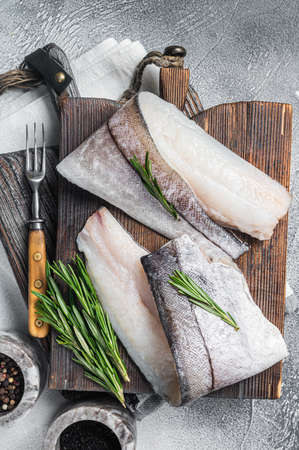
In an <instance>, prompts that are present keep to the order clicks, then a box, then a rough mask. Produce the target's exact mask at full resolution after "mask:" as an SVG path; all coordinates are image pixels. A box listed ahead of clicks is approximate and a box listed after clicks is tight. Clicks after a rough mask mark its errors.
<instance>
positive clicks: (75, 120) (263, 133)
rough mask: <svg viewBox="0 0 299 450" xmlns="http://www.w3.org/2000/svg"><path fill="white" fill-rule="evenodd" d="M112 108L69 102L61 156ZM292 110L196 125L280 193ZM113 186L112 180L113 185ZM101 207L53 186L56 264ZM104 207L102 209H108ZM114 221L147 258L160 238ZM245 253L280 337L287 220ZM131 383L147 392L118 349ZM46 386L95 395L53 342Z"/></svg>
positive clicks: (261, 389)
mask: <svg viewBox="0 0 299 450" xmlns="http://www.w3.org/2000/svg"><path fill="white" fill-rule="evenodd" d="M116 106H117V105H115V104H112V103H111V102H109V101H103V100H96V99H90V100H86V99H84V100H80V99H68V100H66V101H65V104H64V107H63V111H62V122H61V126H62V140H61V150H60V151H61V157H63V156H65V155H66V154H68V153H69V152H70V151H72V150H73V149H74V148H75V147H76V146H77V145H79V144H80V143H81V142H82V141H83V140H84V139H85V138H86V137H87V136H88V135H89V134H91V133H92V132H93V131H94V130H95V129H96V128H98V127H99V126H100V124H101V123H102V121H103V120H104V118H105V116H106V118H107V116H108V115H109V114H110V113H111V112H112V110H113V107H116ZM291 116H292V111H291V106H290V105H285V104H274V103H263V102H252V103H250V102H242V103H233V104H226V105H219V106H216V107H214V108H211V109H209V110H207V111H205V112H203V113H201V114H200V115H198V116H197V117H196V118H195V120H196V121H197V123H198V124H199V125H200V126H202V127H203V128H204V129H205V130H206V131H208V132H209V133H210V134H212V135H213V136H214V137H215V138H217V139H218V140H220V141H221V142H223V143H224V144H225V145H227V146H228V147H229V148H231V149H232V150H233V151H235V152H236V153H238V154H240V155H241V156H243V157H244V158H246V159H248V160H249V161H250V162H252V163H253V164H255V165H256V166H258V167H259V168H261V169H262V170H264V171H265V172H266V173H269V175H271V176H272V177H273V178H275V179H277V180H278V181H280V182H281V183H282V184H284V185H285V186H286V187H288V184H289V171H290V170H289V169H290V151H291ZM116 182H117V180H116ZM103 204H104V202H103V201H101V200H100V199H97V198H95V197H93V196H92V195H90V194H88V193H87V192H83V191H82V190H80V189H78V188H76V187H75V186H72V185H70V184H69V183H68V182H66V181H65V180H62V179H60V180H59V205H58V236H57V257H59V258H61V259H62V260H64V261H69V260H70V259H71V257H72V256H73V254H74V253H75V252H76V247H75V239H76V236H77V233H78V232H79V230H80V229H81V228H82V226H83V225H84V223H85V221H86V219H87V217H88V216H89V215H90V214H91V213H92V212H93V211H95V210H96V209H97V208H99V207H100V206H101V205H103ZM106 206H107V205H106ZM108 207H109V209H110V210H111V212H112V213H113V214H114V215H115V217H116V218H117V219H118V220H119V221H120V222H121V223H122V225H123V226H124V227H125V228H126V229H127V230H128V231H129V232H130V233H131V234H132V235H133V237H134V238H135V239H136V241H137V242H139V243H140V244H141V245H143V246H144V247H146V248H147V249H148V250H150V251H153V250H156V249H158V248H159V247H160V246H161V245H163V244H164V243H165V242H166V239H165V238H163V237H162V236H159V235H158V234H157V233H154V232H152V231H151V230H149V229H147V228H146V227H144V226H143V225H141V224H139V223H137V222H136V221H134V220H133V219H131V218H129V217H128V216H127V215H125V214H124V213H122V212H121V211H119V210H117V209H116V208H114V207H112V206H108ZM250 242H251V243H252V248H251V250H250V252H249V253H248V254H247V255H245V256H243V257H242V258H241V259H240V261H239V264H240V267H241V268H242V270H243V272H244V274H245V276H246V278H247V280H248V281H249V286H250V289H251V292H252V294H253V297H254V298H255V300H256V301H257V303H258V305H259V306H260V307H261V309H262V311H263V312H264V314H265V315H266V316H267V317H268V318H269V319H270V320H271V321H272V322H273V323H275V324H276V325H278V326H279V328H280V329H281V330H282V331H283V315H284V289H285V261H286V243H287V218H284V219H283V220H282V221H281V222H280V224H279V225H278V227H277V229H276V230H275V233H274V236H273V238H272V240H271V241H269V242H266V243H260V242H257V241H254V242H253V240H251V241H250ZM122 354H123V355H124V358H125V360H126V363H127V365H128V369H129V374H130V378H131V383H130V385H129V386H125V390H126V391H127V392H149V391H150V386H149V385H148V383H147V382H146V381H145V379H144V377H143V376H142V375H141V373H140V371H139V370H138V368H137V367H136V366H135V365H134V363H132V361H131V360H130V358H128V356H127V354H126V352H125V351H124V350H123V349H122ZM280 385H281V364H278V365H276V366H274V367H273V368H271V369H269V370H267V371H265V372H264V373H263V374H261V375H258V376H257V377H253V378H251V379H249V380H246V381H244V382H242V383H238V384H237V385H234V386H232V387H229V388H226V389H224V390H222V391H219V392H217V393H215V394H213V395H214V396H215V395H216V396H217V397H232V398H277V397H278V396H279V392H280ZM49 386H50V388H52V389H69V390H100V389H99V388H98V387H97V386H96V385H95V384H94V383H92V382H90V381H88V380H87V379H86V378H84V377H83V376H82V370H81V368H80V367H78V366H77V365H75V364H74V363H73V362H72V361H71V355H70V353H69V352H68V351H67V350H65V349H64V348H62V347H59V346H58V345H57V344H56V343H55V336H54V335H53V336H52V357H51V373H50V378H49Z"/></svg>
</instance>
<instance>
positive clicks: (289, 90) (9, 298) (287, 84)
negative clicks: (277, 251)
mask: <svg viewBox="0 0 299 450" xmlns="http://www.w3.org/2000/svg"><path fill="white" fill-rule="evenodd" d="M298 21H299V3H298V1H297V0H285V1H281V0H264V1H260V0H252V1H250V2H248V1H247V0H222V1H220V0H209V1H207V0H190V1H188V2H187V1H186V2H181V1H177V0H174V1H173V2H171V3H170V2H169V0H168V1H166V0H161V1H159V2H155V1H153V0H152V1H146V0H131V1H127V0H110V1H108V0H102V1H101V2H95V1H91V0H77V1H76V2H72V1H71V0H65V1H63V0H51V1H45V0H26V1H25V0H18V1H17V0H1V2H0V37H1V40H0V42H1V53H0V69H1V72H3V71H4V70H6V69H10V68H12V67H13V66H14V65H16V64H18V63H19V62H20V61H21V59H22V55H24V54H26V53H28V52H30V51H31V50H34V49H35V48H36V47H38V46H42V45H45V44H46V43H48V42H56V43H57V44H58V45H60V46H61V47H62V48H63V49H64V50H65V51H66V52H67V53H68V55H69V56H71V57H75V56H77V55H79V54H81V53H82V52H83V51H85V50H88V49H90V48H92V47H93V46H94V45H95V44H97V43H99V42H101V41H102V40H103V39H106V38H107V37H110V36H113V37H115V38H116V39H118V40H119V39H124V38H126V37H130V38H132V39H139V40H140V41H141V42H142V43H143V45H144V46H145V47H146V48H148V49H161V50H163V49H164V48H165V47H166V46H167V45H171V44H181V45H183V46H184V47H185V48H186V49H187V51H188V54H187V57H186V64H187V65H189V67H190V69H191V81H192V83H193V85H194V87H195V88H196V89H197V90H198V92H199V94H200V97H201V100H202V102H203V104H204V106H205V107H209V106H212V105H216V104H219V103H224V102H230V101H238V100H266V101H281V102H289V103H292V104H293V108H294V140H293V160H292V183H291V190H292V194H293V203H292V208H291V211H290V226H289V250H288V281H289V284H290V286H291V287H292V289H293V291H294V295H295V296H296V297H297V298H298V296H299V272H298V256H299V255H298V254H299V231H298V230H299V150H298V138H299V131H298V128H299V127H298V125H299V119H298V111H299V79H298V73H299V28H298ZM12 132H13V130H12ZM0 151H1V152H4V151H5V143H3V142H1V148H0ZM0 258H1V259H0V261H1V275H0V302H1V305H0V329H5V328H6V329H8V328H10V327H13V328H18V329H21V328H25V308H24V306H23V302H22V299H21V297H20V294H19V292H18V288H17V286H16V283H15V281H14V279H13V276H12V273H11V271H10V268H9V267H8V263H7V259H6V257H5V255H4V251H3V249H2V247H1V248H0ZM293 309H294V308H292V310H293ZM298 329H299V313H298V309H297V310H295V311H293V312H291V313H290V314H288V315H287V316H286V327H285V338H286V342H287V345H288V348H289V352H290V356H289V357H288V359H287V361H286V362H285V365H284V374H283V376H284V378H283V379H284V381H283V392H282V397H281V399H280V400H277V401H257V400H255V401H249V400H246V401H240V400H229V401H228V400H216V399H201V400H199V401H198V402H196V403H195V404H194V405H193V406H192V407H190V408H181V409H173V408H170V407H168V406H166V405H164V406H163V407H161V408H160V409H158V411H156V412H155V413H153V414H152V415H151V416H149V417H147V418H146V419H144V420H143V421H142V422H140V423H139V424H138V447H137V448H138V450H170V449H171V450H197V449H203V450H226V449H230V450H235V449H243V450H244V449H253V450H260V449H261V450H272V449H297V448H298V441H299V431H298V365H299V352H298V342H299V336H298ZM63 402H64V401H63V400H62V398H61V396H60V394H58V393H56V392H45V393H44V395H43V396H42V398H41V399H40V401H39V402H38V403H37V405H36V406H35V407H34V408H33V410H32V412H31V413H30V415H28V416H27V418H24V419H20V421H18V422H17V423H16V424H15V426H13V427H11V428H8V429H4V430H3V431H2V430H1V435H0V444H1V447H2V448H4V449H5V450H13V449H14V450H31V449H35V450H39V449H40V448H41V445H42V444H41V443H42V440H43V436H44V435H45V432H46V429H47V426H48V424H49V423H50V421H51V416H52V415H53V414H54V413H55V412H57V410H58V408H59V405H61V404H62V403H63Z"/></svg>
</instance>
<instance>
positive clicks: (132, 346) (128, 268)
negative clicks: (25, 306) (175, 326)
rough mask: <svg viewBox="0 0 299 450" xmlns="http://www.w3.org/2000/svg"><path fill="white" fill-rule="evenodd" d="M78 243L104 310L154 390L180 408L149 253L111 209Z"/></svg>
mask: <svg viewBox="0 0 299 450" xmlns="http://www.w3.org/2000/svg"><path fill="white" fill-rule="evenodd" d="M77 244H78V248H79V250H80V251H82V252H83V253H84V255H85V258H86V261H87V270H88V272H89V274H90V277H91V279H92V281H93V284H94V287H95V289H96V291H97V294H98V296H99V298H100V300H101V302H102V305H103V308H104V309H105V311H106V312H107V313H108V315H109V318H110V320H111V323H112V326H113V328H114V330H115V331H116V333H117V335H118V337H119V338H120V340H121V341H122V343H123V345H124V346H125V347H126V349H127V351H128V353H129V355H130V356H131V358H132V359H133V361H134V362H135V363H136V365H137V366H138V367H139V369H140V370H141V371H142V373H143V374H144V376H145V377H146V379H147V380H148V381H149V382H150V383H151V384H152V386H153V388H154V390H155V391H156V392H157V393H158V394H160V395H161V396H162V397H163V398H165V399H167V400H168V401H169V402H170V403H172V404H173V405H178V404H179V403H180V391H179V387H178V377H177V372H176V368H175V364H174V359H173V356H172V354H171V351H170V348H169V345H168V342H167V339H166V336H165V333H164V330H163V328H162V325H161V322H160V318H159V315H158V311H157V307H156V304H155V301H154V299H153V296H152V293H151V290H150V287H149V284H148V281H147V278H146V275H145V273H144V270H143V268H142V265H141V262H140V258H141V257H142V256H144V255H146V254H147V253H148V252H147V251H146V250H144V249H143V248H141V247H140V246H139V245H138V244H137V243H136V242H135V241H134V240H133V239H132V237H131V236H130V235H129V234H128V233H127V232H126V231H125V230H124V229H123V228H122V227H121V226H120V224H119V223H118V222H117V220H116V219H114V217H113V216H112V214H111V213H110V212H109V211H108V210H107V209H106V208H101V209H99V210H98V211H97V212H95V213H94V214H93V215H92V216H91V217H90V218H89V219H88V220H87V222H86V224H85V226H84V228H83V230H82V231H81V232H80V233H79V234H78V238H77Z"/></svg>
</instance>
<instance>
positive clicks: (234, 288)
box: [141, 235, 287, 404]
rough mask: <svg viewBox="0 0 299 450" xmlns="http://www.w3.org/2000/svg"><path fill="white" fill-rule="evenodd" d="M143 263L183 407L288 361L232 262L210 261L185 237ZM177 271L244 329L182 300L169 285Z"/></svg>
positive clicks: (274, 331)
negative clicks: (174, 370) (285, 359)
mask: <svg viewBox="0 0 299 450" xmlns="http://www.w3.org/2000/svg"><path fill="white" fill-rule="evenodd" d="M141 260H142V264H143V267H144V269H145V272H146V274H147V276H148V280H149V282H150V285H151V288H152V291H153V294H154V297H155V300H156V304H157V307H158V310H159V313H160V318H161V321H162V324H163V326H164V329H165V332H166V335H167V338H168V342H169V345H170V347H171V349H172V352H173V355H174V358H175V361H176V365H177V371H178V375H179V380H180V389H181V398H182V404H186V403H189V402H192V401H193V400H195V399H197V398H198V397H201V396H203V395H206V394H207V393H209V392H211V391H213V390H217V389H221V388H223V387H225V386H228V385H231V384H234V383H237V382H239V381H241V380H243V379H245V378H248V377H251V376H253V375H256V374H257V373H259V372H262V371H263V370H266V369H267V368H269V367H271V366H272V365H273V364H275V363H277V362H278V361H280V360H281V359H283V358H284V357H286V356H287V348H286V344H285V342H284V339H283V337H282V335H281V333H280V331H279V330H278V328H276V327H275V326H274V325H273V324H272V323H271V322H269V321H268V320H267V319H266V318H265V317H264V315H263V314H262V312H261V310H260V309H259V308H258V306H257V305H256V304H255V303H254V301H253V299H252V297H251V295H250V292H249V290H248V286H247V283H246V280H245V278H244V276H243V274H242V273H241V272H240V270H239V269H238V268H237V266H236V265H235V264H234V263H233V262H230V263H229V262H227V261H218V262H217V261H216V260H214V261H213V262H211V261H208V260H207V259H206V257H205V255H204V254H203V253H202V252H201V250H200V248H199V247H197V246H195V245H194V244H193V243H192V241H191V240H190V238H189V237H188V236H187V235H184V236H181V237H180V238H177V239H174V240H173V241H170V242H169V243H167V244H166V245H164V246H163V247H162V248H161V249H160V250H158V251H157V252H154V253H151V254H149V255H146V256H144V257H142V259H141ZM175 270H180V271H182V272H184V273H186V274H187V275H189V277H191V278H192V279H193V280H194V281H195V282H196V283H197V284H198V285H199V286H200V287H201V288H202V289H204V290H205V291H206V292H207V293H208V294H209V295H210V297H211V298H212V299H213V300H214V301H215V302H216V303H217V304H218V305H219V306H220V307H221V308H222V309H223V310H224V311H228V312H229V313H230V314H231V315H232V316H233V318H234V319H235V321H236V322H237V324H238V326H239V327H240V329H239V330H238V331H235V329H234V328H233V327H231V326H229V325H227V324H226V323H225V322H223V321H222V320H221V319H220V318H219V317H216V316H214V315H212V314H211V313H209V312H207V311H205V310H204V309H202V308H200V307H198V306H195V305H193V304H192V303H190V302H189V301H188V299H187V298H186V297H185V296H183V295H180V294H178V293H177V290H176V288H174V287H173V286H171V285H170V284H169V283H168V280H169V276H170V275H172V274H173V272H174V271H175Z"/></svg>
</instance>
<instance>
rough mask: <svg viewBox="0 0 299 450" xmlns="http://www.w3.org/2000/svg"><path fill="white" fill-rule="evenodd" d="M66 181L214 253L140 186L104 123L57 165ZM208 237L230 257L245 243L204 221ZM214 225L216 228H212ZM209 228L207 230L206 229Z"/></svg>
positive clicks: (243, 248)
mask: <svg viewBox="0 0 299 450" xmlns="http://www.w3.org/2000/svg"><path fill="white" fill-rule="evenodd" d="M57 170H58V172H59V173H60V174H61V175H62V176H64V177H65V178H66V179H67V180H69V181H70V182H72V183H74V184H76V185H78V186H79V187H81V188H83V189H85V190H87V191H89V192H91V193H93V194H95V195H97V196H98V197H100V198H102V199H104V200H106V201H107V202H108V203H110V204H112V205H114V206H116V207H118V208H120V209H121V210H122V211H124V212H125V213H127V214H128V215H129V216H131V217H133V218H134V219H136V220H137V221H139V222H141V223H143V224H144V225H146V226H148V227H149V228H151V229H152V230H155V231H157V232H158V233H160V234H162V235H163V236H165V237H167V238H169V239H173V238H175V237H178V236H181V235H182V234H184V233H187V234H188V235H190V236H191V237H192V239H193V240H194V241H198V242H200V245H201V246H203V245H205V247H206V250H207V251H208V252H210V253H211V254H214V253H215V251H216V249H215V246H214V245H213V244H212V243H211V242H210V241H209V240H208V239H206V238H205V237H204V236H203V234H202V233H200V232H199V231H198V230H196V228H194V227H193V226H191V225H190V224H189V223H188V222H187V221H186V220H184V218H183V217H181V219H180V220H179V221H178V220H175V219H174V218H173V217H172V216H170V214H169V213H168V212H167V211H166V210H165V209H164V208H163V207H162V206H161V205H160V203H159V202H158V201H157V200H156V199H154V198H153V197H152V196H151V195H150V194H149V192H148V191H147V190H146V188H145V187H144V185H143V183H142V181H141V180H140V178H139V176H138V174H137V173H136V172H135V170H134V169H133V168H132V167H131V165H130V164H129V163H128V162H127V160H126V159H125V157H124V156H123V155H122V154H121V152H120V151H119V149H118V147H117V146H116V144H115V142H114V140H113V138H112V136H111V134H110V132H109V129H108V126H107V124H106V125H104V126H103V127H102V128H101V129H99V130H98V131H96V132H95V133H94V134H93V135H92V136H91V137H90V138H88V139H87V140H86V141H85V142H83V143H82V144H81V145H80V146H79V147H78V148H77V149H76V150H75V151H74V152H72V153H71V154H70V155H68V156H67V157H66V158H65V159H64V160H63V161H61V162H60V163H59V164H58V166H57ZM210 225H211V229H210V230H208V233H206V234H208V235H209V236H211V232H213V233H214V235H216V236H215V239H214V242H215V241H216V245H218V247H219V252H221V253H222V255H223V256H224V252H222V251H221V249H222V250H224V251H225V252H226V253H227V254H228V255H230V256H231V257H232V258H233V259H236V258H238V257H239V256H240V255H241V254H242V253H244V252H245V251H247V250H248V247H247V245H246V244H245V243H244V242H242V241H241V240H239V239H237V238H235V236H233V235H232V234H231V233H230V232H229V231H227V230H225V229H223V228H222V227H220V226H219V225H216V224H213V222H212V221H210V220H209V221H208V222H207V225H206V228H208V229H209V227H210ZM214 225H215V226H216V230H215V227H214ZM209 231H210V232H209Z"/></svg>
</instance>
